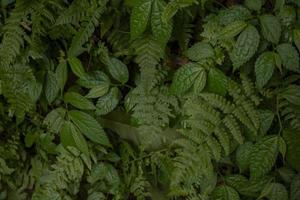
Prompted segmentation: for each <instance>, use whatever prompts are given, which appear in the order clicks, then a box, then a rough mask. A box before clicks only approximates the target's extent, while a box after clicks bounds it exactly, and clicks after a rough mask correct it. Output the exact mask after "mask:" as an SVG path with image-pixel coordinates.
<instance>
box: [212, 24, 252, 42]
mask: <svg viewBox="0 0 300 200" xmlns="http://www.w3.org/2000/svg"><path fill="white" fill-rule="evenodd" d="M247 25H248V24H247V23H246V22H245V21H239V20H238V21H234V22H232V23H230V24H228V25H226V26H225V27H224V28H223V29H222V30H221V31H220V33H219V34H218V39H220V40H225V39H229V38H233V37H235V36H237V35H238V34H239V33H240V32H241V31H243V30H244V29H245V28H246V27H247Z"/></svg>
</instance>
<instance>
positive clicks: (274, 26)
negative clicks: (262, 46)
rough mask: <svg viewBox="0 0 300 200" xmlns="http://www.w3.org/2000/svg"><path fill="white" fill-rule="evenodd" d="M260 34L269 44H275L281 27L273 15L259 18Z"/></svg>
mask: <svg viewBox="0 0 300 200" xmlns="http://www.w3.org/2000/svg"><path fill="white" fill-rule="evenodd" d="M259 20H260V24H261V30H262V34H263V36H264V37H265V39H266V40H268V41H269V42H272V43H275V44H277V43H278V42H279V39H280V36H281V25H280V22H279V20H278V19H277V17H275V16H274V15H269V14H266V15H262V16H260V17H259Z"/></svg>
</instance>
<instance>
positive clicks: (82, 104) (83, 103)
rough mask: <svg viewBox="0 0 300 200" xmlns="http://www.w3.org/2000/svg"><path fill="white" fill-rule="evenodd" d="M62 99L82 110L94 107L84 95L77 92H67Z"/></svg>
mask: <svg viewBox="0 0 300 200" xmlns="http://www.w3.org/2000/svg"><path fill="white" fill-rule="evenodd" d="M64 101H65V102H66V103H69V104H71V105H72V106H74V107H76V108H79V109H82V110H94V109H96V107H95V106H94V104H93V103H92V102H91V101H89V100H88V99H87V98H86V97H84V96H82V95H81V94H79V93H77V92H67V93H65V96H64Z"/></svg>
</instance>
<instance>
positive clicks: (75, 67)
mask: <svg viewBox="0 0 300 200" xmlns="http://www.w3.org/2000/svg"><path fill="white" fill-rule="evenodd" d="M68 62H69V65H70V67H71V70H72V72H73V73H74V74H75V75H76V76H77V77H79V78H81V77H83V76H84V75H85V70H84V67H83V65H82V63H81V61H80V60H79V59H78V58H76V57H71V58H68Z"/></svg>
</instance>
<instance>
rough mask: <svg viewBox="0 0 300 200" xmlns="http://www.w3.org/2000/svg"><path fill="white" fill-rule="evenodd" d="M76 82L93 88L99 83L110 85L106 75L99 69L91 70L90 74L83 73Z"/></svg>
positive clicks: (99, 84)
mask: <svg viewBox="0 0 300 200" xmlns="http://www.w3.org/2000/svg"><path fill="white" fill-rule="evenodd" d="M77 84H78V85H80V86H82V87H85V88H94V87H97V86H101V85H110V80H109V78H108V76H107V75H106V74H105V73H103V72H101V71H93V72H92V73H90V74H85V75H84V76H82V77H81V78H80V79H79V80H78V81H77Z"/></svg>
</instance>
